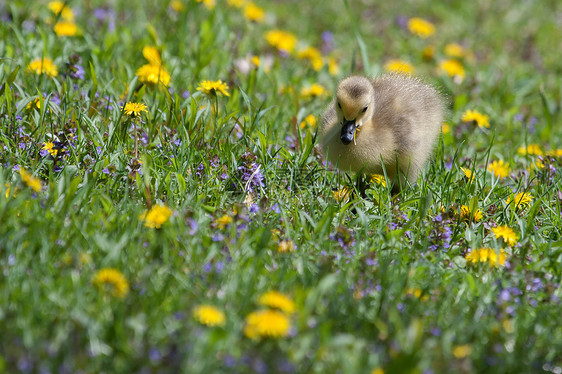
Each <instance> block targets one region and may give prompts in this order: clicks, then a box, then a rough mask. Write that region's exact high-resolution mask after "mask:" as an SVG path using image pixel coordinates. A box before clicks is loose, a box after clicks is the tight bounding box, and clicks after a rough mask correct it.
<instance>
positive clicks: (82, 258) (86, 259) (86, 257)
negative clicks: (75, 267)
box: [78, 252, 92, 265]
mask: <svg viewBox="0 0 562 374" xmlns="http://www.w3.org/2000/svg"><path fill="white" fill-rule="evenodd" d="M78 262H79V263H80V265H88V264H90V263H92V255H90V254H89V253H88V252H82V253H80V255H78Z"/></svg>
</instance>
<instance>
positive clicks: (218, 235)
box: [211, 232, 224, 242]
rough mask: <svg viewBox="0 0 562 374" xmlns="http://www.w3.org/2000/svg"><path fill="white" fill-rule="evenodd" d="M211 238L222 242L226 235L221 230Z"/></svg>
mask: <svg viewBox="0 0 562 374" xmlns="http://www.w3.org/2000/svg"><path fill="white" fill-rule="evenodd" d="M211 239H212V240H213V241H214V242H221V241H223V240H224V235H223V234H222V233H220V232H217V233H214V234H213V236H212V237H211Z"/></svg>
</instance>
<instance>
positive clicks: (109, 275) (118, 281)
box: [92, 268, 129, 298]
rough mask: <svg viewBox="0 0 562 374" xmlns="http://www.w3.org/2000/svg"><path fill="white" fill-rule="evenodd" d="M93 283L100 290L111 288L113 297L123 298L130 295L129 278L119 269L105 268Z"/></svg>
mask: <svg viewBox="0 0 562 374" xmlns="http://www.w3.org/2000/svg"><path fill="white" fill-rule="evenodd" d="M92 283H93V284H95V285H96V286H97V287H99V288H100V289H104V288H105V287H106V286H109V288H110V290H111V292H112V293H113V295H115V296H117V297H120V298H123V297H125V295H127V293H129V282H128V281H127V278H125V276H124V275H123V274H122V273H121V272H120V271H119V270H117V269H113V268H104V269H101V270H100V271H98V272H97V273H96V275H95V276H94V279H93V280H92Z"/></svg>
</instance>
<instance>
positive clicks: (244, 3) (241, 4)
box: [226, 0, 246, 8]
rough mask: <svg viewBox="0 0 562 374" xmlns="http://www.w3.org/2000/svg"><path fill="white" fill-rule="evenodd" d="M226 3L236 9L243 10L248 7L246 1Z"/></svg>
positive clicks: (227, 0) (229, 1)
mask: <svg viewBox="0 0 562 374" xmlns="http://www.w3.org/2000/svg"><path fill="white" fill-rule="evenodd" d="M226 3H227V4H228V5H230V6H232V7H235V8H242V7H243V6H244V5H246V0H226Z"/></svg>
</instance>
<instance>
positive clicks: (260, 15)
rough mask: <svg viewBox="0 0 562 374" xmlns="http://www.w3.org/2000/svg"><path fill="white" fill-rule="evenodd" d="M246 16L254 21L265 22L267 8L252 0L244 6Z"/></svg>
mask: <svg viewBox="0 0 562 374" xmlns="http://www.w3.org/2000/svg"><path fill="white" fill-rule="evenodd" d="M244 17H245V18H246V19H247V20H249V21H252V22H258V23H259V22H263V21H264V20H265V10H263V9H262V8H260V7H259V6H257V5H256V4H254V3H252V2H250V3H248V4H247V5H246V6H245V7H244Z"/></svg>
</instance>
